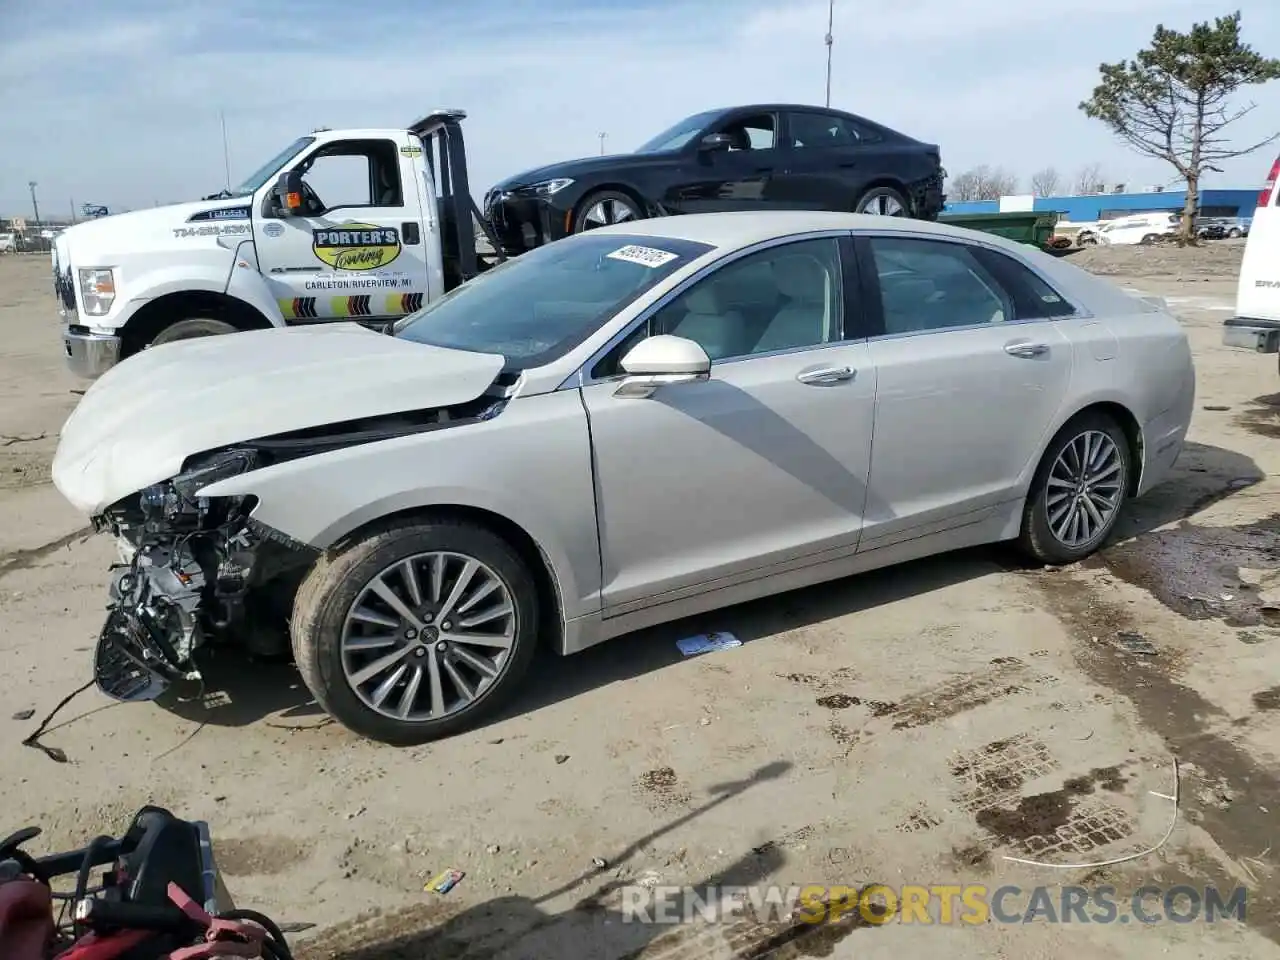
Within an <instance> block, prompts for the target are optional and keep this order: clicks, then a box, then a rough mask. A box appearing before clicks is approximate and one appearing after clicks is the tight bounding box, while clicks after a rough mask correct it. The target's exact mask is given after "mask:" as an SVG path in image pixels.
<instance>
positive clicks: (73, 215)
mask: <svg viewBox="0 0 1280 960" xmlns="http://www.w3.org/2000/svg"><path fill="white" fill-rule="evenodd" d="M71 222H72V223H75V222H76V198H75V197H72V198H71Z"/></svg>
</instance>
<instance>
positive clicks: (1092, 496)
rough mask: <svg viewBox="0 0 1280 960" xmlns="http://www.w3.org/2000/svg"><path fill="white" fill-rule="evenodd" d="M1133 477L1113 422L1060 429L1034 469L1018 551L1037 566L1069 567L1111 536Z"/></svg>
mask: <svg viewBox="0 0 1280 960" xmlns="http://www.w3.org/2000/svg"><path fill="white" fill-rule="evenodd" d="M1132 475H1133V465H1132V454H1131V452H1130V450H1129V439H1128V437H1126V436H1125V433H1124V431H1123V430H1122V429H1120V425H1119V424H1117V423H1116V422H1115V420H1114V419H1112V418H1111V417H1109V416H1107V415H1106V414H1104V413H1099V412H1086V413H1083V414H1081V415H1080V416H1078V417H1076V418H1074V419H1073V420H1071V421H1070V422H1069V423H1067V424H1066V426H1064V427H1063V428H1062V429H1061V430H1059V431H1058V433H1057V435H1056V436H1055V437H1054V438H1053V440H1052V442H1050V444H1049V447H1048V449H1047V450H1045V453H1044V457H1043V458H1042V459H1041V460H1040V465H1039V466H1038V467H1037V468H1036V473H1035V477H1034V478H1033V479H1032V481H1031V489H1030V491H1029V492H1028V494H1027V502H1026V506H1025V507H1024V508H1023V514H1022V530H1021V532H1020V534H1019V537H1018V546H1019V548H1020V549H1021V550H1022V552H1023V553H1025V554H1026V555H1027V556H1028V557H1030V558H1031V559H1032V560H1035V561H1036V562H1038V563H1042V564H1055V565H1056V564H1064V563H1075V562H1076V561H1078V560H1083V559H1084V558H1085V557H1087V556H1089V555H1090V554H1092V553H1094V552H1095V551H1097V550H1098V549H1099V548H1101V547H1102V546H1103V545H1104V544H1105V543H1106V542H1107V539H1108V538H1109V537H1110V536H1111V534H1112V532H1113V531H1114V530H1115V526H1116V523H1117V522H1118V521H1119V519H1120V514H1121V512H1122V511H1123V508H1124V503H1125V500H1126V499H1127V498H1128V493H1129V483H1130V478H1131V477H1132Z"/></svg>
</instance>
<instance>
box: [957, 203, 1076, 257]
mask: <svg viewBox="0 0 1280 960" xmlns="http://www.w3.org/2000/svg"><path fill="white" fill-rule="evenodd" d="M938 222H939V223H949V224H951V225H952V226H955V227H964V228H965V229H966V230H977V231H978V232H980V233H991V234H994V235H995V236H997V237H1004V238H1005V239H1006V240H1013V241H1014V242H1015V243H1025V244H1029V245H1030V246H1033V247H1041V248H1043V247H1045V246H1047V245H1048V243H1049V238H1050V237H1052V236H1053V231H1054V228H1055V227H1057V225H1058V213H1057V212H1056V211H1054V210H1028V211H1025V212H1015V213H943V214H941V215H939V217H938Z"/></svg>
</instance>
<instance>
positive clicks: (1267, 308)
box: [1236, 157, 1280, 321]
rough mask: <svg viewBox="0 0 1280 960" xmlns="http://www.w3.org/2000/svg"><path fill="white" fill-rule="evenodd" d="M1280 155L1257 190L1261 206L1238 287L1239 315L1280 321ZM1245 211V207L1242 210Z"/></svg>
mask: <svg viewBox="0 0 1280 960" xmlns="http://www.w3.org/2000/svg"><path fill="white" fill-rule="evenodd" d="M1278 176H1280V157H1277V158H1276V160H1275V162H1274V163H1272V165H1271V171H1270V173H1269V174H1268V175H1267V181H1266V183H1265V184H1264V185H1263V187H1262V190H1261V192H1260V193H1259V194H1258V207H1257V209H1256V210H1254V212H1253V221H1252V223H1251V224H1250V226H1249V239H1248V240H1247V241H1245V247H1244V259H1243V260H1242V261H1241V263H1240V282H1239V286H1238V287H1237V289H1236V315H1237V316H1240V317H1247V318H1249V319H1251V320H1277V321H1280V185H1278V184H1277V182H1276V181H1277V177H1278ZM1242 212H1245V211H1242Z"/></svg>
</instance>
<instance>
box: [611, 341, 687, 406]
mask: <svg viewBox="0 0 1280 960" xmlns="http://www.w3.org/2000/svg"><path fill="white" fill-rule="evenodd" d="M621 366H622V369H623V371H624V372H625V373H626V374H627V377H626V379H625V380H623V381H622V385H621V386H619V387H618V389H617V390H615V391H614V392H613V395H614V396H615V397H621V398H627V397H633V398H639V399H643V398H646V397H650V396H652V395H653V392H654V391H655V390H657V389H658V388H659V387H663V386H668V385H670V384H675V383H691V382H693V381H695V380H706V379H708V378H709V377H710V376H711V358H710V357H708V356H707V351H705V350H703V349H702V347H701V346H699V345H698V344H697V343H695V342H694V341H692V340H686V339H685V338H684V337H673V336H671V335H669V334H661V335H659V336H656V337H648V338H647V339H645V340H641V341H640V342H639V343H637V344H636V345H635V346H634V347H632V348H631V349H630V350H629V351H627V355H626V356H625V357H623V358H622V363H621Z"/></svg>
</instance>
